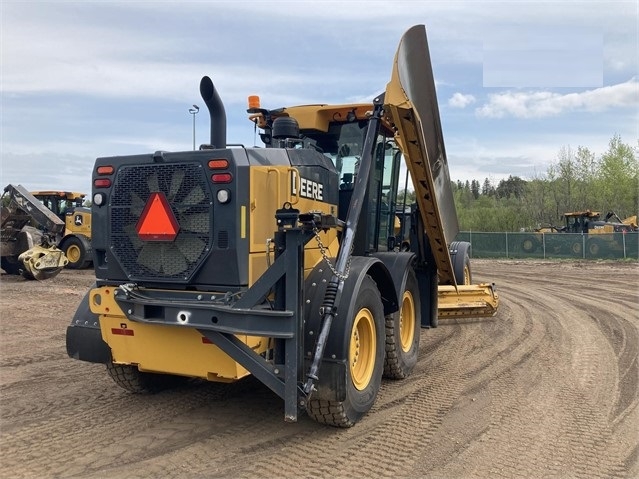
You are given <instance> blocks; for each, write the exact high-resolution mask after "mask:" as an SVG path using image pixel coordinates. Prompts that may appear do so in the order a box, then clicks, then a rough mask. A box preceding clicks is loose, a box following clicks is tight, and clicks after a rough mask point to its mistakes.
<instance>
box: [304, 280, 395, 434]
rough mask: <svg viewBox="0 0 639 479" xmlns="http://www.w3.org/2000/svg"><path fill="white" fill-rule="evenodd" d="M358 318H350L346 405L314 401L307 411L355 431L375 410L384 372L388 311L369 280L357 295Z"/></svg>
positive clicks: (356, 309)
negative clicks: (385, 331)
mask: <svg viewBox="0 0 639 479" xmlns="http://www.w3.org/2000/svg"><path fill="white" fill-rule="evenodd" d="M354 297H355V298H356V299H355V306H354V308H353V312H354V314H353V315H352V317H349V318H347V320H348V324H347V325H346V329H345V331H347V332H349V333H350V339H349V341H348V343H347V346H348V350H347V353H348V354H347V358H346V359H347V361H348V365H347V367H346V377H345V378H344V379H345V381H346V384H345V391H346V398H345V400H344V401H330V400H324V399H311V400H310V401H308V403H307V406H306V411H307V413H308V415H309V417H311V418H312V419H314V420H315V421H317V422H320V423H323V424H328V425H329V426H335V427H351V426H353V425H355V423H357V421H359V420H360V419H361V418H362V417H363V416H364V415H365V414H366V413H367V412H368V411H369V410H370V408H371V407H372V406H373V404H374V403H375V399H376V398H377V393H378V392H379V387H380V384H381V380H382V372H383V370H384V322H383V318H384V308H383V306H382V299H381V296H380V293H379V290H378V289H377V285H376V284H375V282H374V281H373V280H372V279H371V277H370V276H365V277H364V279H363V281H362V284H361V285H360V288H359V291H356V294H355V295H354Z"/></svg>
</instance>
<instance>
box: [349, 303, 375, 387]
mask: <svg viewBox="0 0 639 479" xmlns="http://www.w3.org/2000/svg"><path fill="white" fill-rule="evenodd" d="M376 350H377V339H376V337H375V319H374V318H373V314H372V313H371V312H370V310H369V309H367V308H362V309H360V310H359V311H358V312H357V316H355V321H353V330H352V331H351V344H350V349H349V363H350V369H351V378H352V380H353V385H354V386H355V388H356V389H358V390H359V391H361V390H363V389H365V388H366V386H368V383H369V382H370V380H371V377H372V376H373V370H374V369H375V351H376Z"/></svg>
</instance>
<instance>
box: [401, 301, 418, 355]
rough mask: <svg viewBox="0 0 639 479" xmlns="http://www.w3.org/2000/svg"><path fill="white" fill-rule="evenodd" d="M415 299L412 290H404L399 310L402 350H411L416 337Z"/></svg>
mask: <svg viewBox="0 0 639 479" xmlns="http://www.w3.org/2000/svg"><path fill="white" fill-rule="evenodd" d="M416 321H417V319H416V318H415V301H414V300H413V295H412V294H411V292H410V291H404V296H403V298H402V307H401V309H400V310H399V337H400V341H401V342H402V350H403V351H404V352H408V351H410V348H411V346H412V345H413V340H414V339H415V322H416Z"/></svg>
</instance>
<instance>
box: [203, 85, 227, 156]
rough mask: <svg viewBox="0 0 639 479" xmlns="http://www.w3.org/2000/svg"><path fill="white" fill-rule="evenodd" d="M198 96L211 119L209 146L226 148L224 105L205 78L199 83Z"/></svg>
mask: <svg viewBox="0 0 639 479" xmlns="http://www.w3.org/2000/svg"><path fill="white" fill-rule="evenodd" d="M200 95H202V99H203V100H204V103H206V107H207V108H208V109H209V116H210V117H211V146H212V147H213V148H226V112H225V111H224V104H223V103H222V100H221V99H220V95H218V93H217V90H216V89H215V87H214V86H213V82H212V81H211V79H210V78H209V77H207V76H205V77H202V80H201V81H200Z"/></svg>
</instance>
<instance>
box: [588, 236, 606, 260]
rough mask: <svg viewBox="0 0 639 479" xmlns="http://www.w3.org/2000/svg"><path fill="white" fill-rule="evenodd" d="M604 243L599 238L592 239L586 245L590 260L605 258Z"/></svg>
mask: <svg viewBox="0 0 639 479" xmlns="http://www.w3.org/2000/svg"><path fill="white" fill-rule="evenodd" d="M603 251H604V248H603V243H602V242H601V240H600V239H599V238H590V239H589V240H588V243H586V252H587V253H588V257H589V258H601V257H603Z"/></svg>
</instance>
